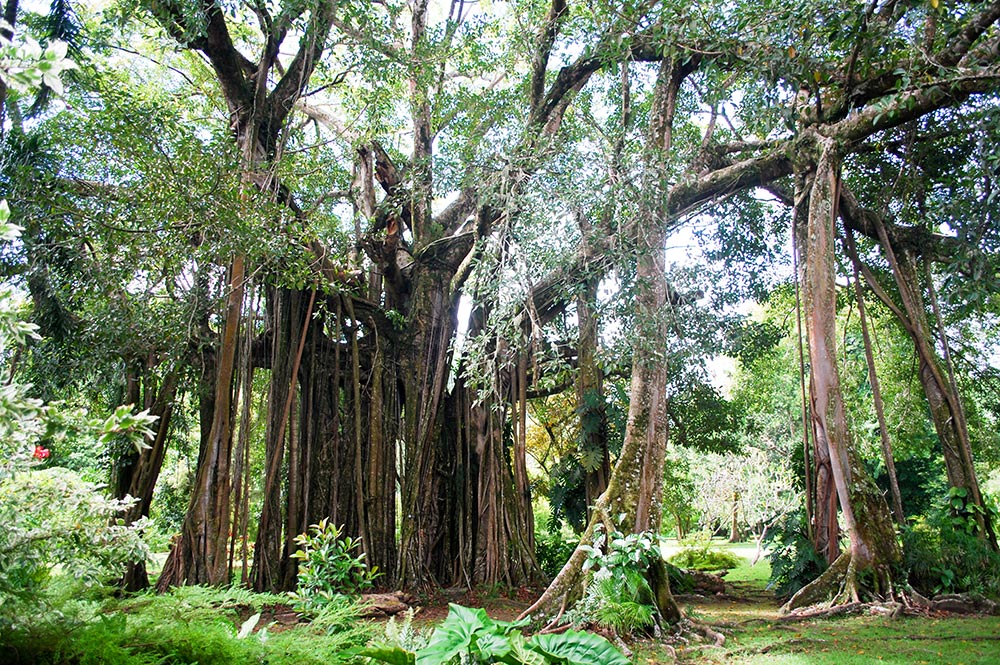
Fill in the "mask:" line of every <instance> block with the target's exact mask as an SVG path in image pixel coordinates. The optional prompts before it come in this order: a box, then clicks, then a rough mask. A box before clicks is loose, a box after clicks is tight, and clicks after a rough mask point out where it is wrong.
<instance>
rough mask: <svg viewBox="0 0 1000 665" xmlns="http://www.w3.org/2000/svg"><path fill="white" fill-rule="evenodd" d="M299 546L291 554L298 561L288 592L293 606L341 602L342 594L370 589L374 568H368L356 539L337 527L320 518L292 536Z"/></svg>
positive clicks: (374, 573)
mask: <svg viewBox="0 0 1000 665" xmlns="http://www.w3.org/2000/svg"><path fill="white" fill-rule="evenodd" d="M295 542H296V544H297V545H298V546H299V547H300V548H301V549H299V550H298V551H296V552H295V554H293V555H292V557H293V558H295V559H298V560H299V574H298V589H297V591H295V592H294V593H293V594H292V598H294V599H295V601H296V603H297V606H298V607H299V608H300V609H304V610H316V609H320V608H323V607H325V606H326V605H328V604H330V603H339V602H341V600H340V596H342V595H349V596H353V595H357V594H360V593H361V592H363V591H365V590H366V589H369V588H371V586H372V581H373V580H374V579H375V578H376V577H377V576H378V570H376V569H369V568H368V565H367V564H366V563H365V555H364V552H362V553H360V554H357V553H356V550H358V549H360V547H361V541H360V539H355V538H351V537H350V536H343V535H342V534H341V529H340V528H339V527H337V525H335V524H331V523H330V521H329V520H327V519H324V520H322V521H320V522H319V523H318V524H313V525H311V526H310V527H309V530H308V531H307V532H306V533H302V534H299V535H298V536H296V537H295Z"/></svg>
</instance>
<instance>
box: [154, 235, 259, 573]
mask: <svg viewBox="0 0 1000 665" xmlns="http://www.w3.org/2000/svg"><path fill="white" fill-rule="evenodd" d="M244 284H245V264H244V257H243V256H242V255H237V256H236V257H234V258H233V260H232V264H231V266H230V270H229V295H228V297H227V298H226V316H225V323H224V328H223V334H222V343H221V346H220V347H219V351H218V365H217V368H218V372H217V379H216V383H215V396H214V397H215V398H214V407H215V408H214V409H213V417H212V421H211V422H212V426H211V429H210V431H209V435H208V437H207V440H206V441H205V442H204V444H205V445H203V446H202V447H201V450H200V451H199V454H198V471H197V474H196V476H195V482H194V486H193V487H192V490H191V492H192V493H191V500H190V503H189V504H188V510H187V514H186V515H185V516H184V524H183V527H182V530H181V535H180V539H179V540H178V541H177V542H176V543H175V544H174V547H173V548H172V549H171V550H170V554H169V556H168V557H167V561H166V563H165V564H164V566H163V572H162V573H161V574H160V579H159V580H158V581H157V584H156V587H157V589H158V590H159V591H166V590H167V589H168V588H170V587H171V586H177V585H181V584H210V585H219V584H225V583H227V582H228V581H229V580H228V558H227V556H226V552H227V544H228V539H229V518H230V505H229V503H230V492H229V488H230V480H231V479H230V477H229V465H230V457H231V453H232V443H233V441H232V417H233V414H232V391H233V374H234V370H235V365H236V346H237V345H236V340H237V339H238V332H239V327H240V315H241V312H242V309H243V292H244Z"/></svg>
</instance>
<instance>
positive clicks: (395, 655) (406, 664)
mask: <svg viewBox="0 0 1000 665" xmlns="http://www.w3.org/2000/svg"><path fill="white" fill-rule="evenodd" d="M360 655H362V656H367V657H369V658H374V659H375V660H378V661H381V662H383V663H389V665H415V663H416V662H417V657H416V654H414V653H413V652H412V651H407V650H406V649H403V648H401V647H384V646H375V647H368V648H367V649H362V650H361V652H360Z"/></svg>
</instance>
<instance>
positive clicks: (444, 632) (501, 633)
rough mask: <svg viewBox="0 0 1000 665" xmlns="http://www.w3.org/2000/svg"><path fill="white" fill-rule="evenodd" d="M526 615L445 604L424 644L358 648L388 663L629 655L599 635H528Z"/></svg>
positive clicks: (620, 664) (564, 664)
mask: <svg viewBox="0 0 1000 665" xmlns="http://www.w3.org/2000/svg"><path fill="white" fill-rule="evenodd" d="M527 623H528V620H527V619H522V620H520V621H512V622H511V621H494V620H493V619H491V618H490V617H489V616H487V614H486V611H485V610H483V609H481V608H480V609H470V608H468V607H462V606H461V605H455V604H451V605H449V610H448V616H447V617H446V618H445V620H444V621H443V622H442V623H441V625H440V626H438V627H437V628H436V629H435V630H434V633H433V635H431V638H430V642H429V643H428V644H427V646H425V647H423V648H422V649H419V650H417V651H415V652H414V651H409V650H407V649H404V648H402V647H399V646H392V647H390V646H373V647H369V648H368V649H365V650H364V651H362V652H361V654H362V655H364V656H367V657H369V658H371V659H373V660H376V661H379V662H383V663H390V664H391V665H446V664H449V663H459V662H461V663H466V662H472V663H507V664H508V665H547V664H549V663H551V664H552V665H556V664H559V665H626V664H627V663H628V662H629V661H628V659H627V658H625V656H623V655H622V654H621V652H620V651H618V650H617V649H616V648H615V647H614V646H613V645H612V644H611V643H610V642H608V641H607V640H606V639H604V638H603V637H601V636H599V635H595V634H593V633H587V632H581V631H574V630H570V631H566V632H565V633H562V634H558V635H556V634H547V635H534V636H532V637H531V638H530V639H528V638H525V637H524V635H522V634H521V632H520V630H519V629H520V628H522V627H524V626H525V625H527Z"/></svg>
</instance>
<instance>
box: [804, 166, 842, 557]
mask: <svg viewBox="0 0 1000 665" xmlns="http://www.w3.org/2000/svg"><path fill="white" fill-rule="evenodd" d="M814 181H815V173H814V172H812V173H810V174H809V175H804V174H798V175H797V177H796V181H795V187H796V191H795V210H794V224H795V228H794V231H793V232H794V234H795V241H796V242H795V244H796V252H797V257H801V256H803V255H804V254H805V252H806V251H807V247H808V245H809V242H810V238H809V201H810V197H809V192H810V189H811V188H812V186H813V183H814ZM797 266H798V270H799V275H798V280H799V283H800V284H802V285H803V290H804V284H805V280H806V278H807V269H806V266H805V263H804V262H803V261H802V260H801V259H799V260H797ZM800 309H801V307H800ZM800 316H801V315H800ZM800 325H801V323H800ZM806 344H807V345H808V344H809V327H808V326H806ZM800 354H801V349H800ZM802 364H803V365H804V362H803V363H802ZM803 369H804V367H803ZM814 393H815V390H814V388H813V378H812V374H810V378H809V394H810V395H811V394H814ZM803 398H804V399H805V395H804V396H803ZM812 407H813V405H812V404H807V405H804V407H803V418H807V417H808V420H807V421H805V422H803V426H804V427H805V428H806V429H804V431H803V437H804V439H805V442H804V443H805V446H806V448H805V449H804V450H805V453H804V457H805V458H806V459H809V458H811V459H812V466H811V467H810V466H807V467H806V469H805V472H806V479H807V482H806V487H807V489H809V490H811V491H810V492H807V496H806V500H807V501H809V502H810V504H808V505H807V507H806V513H807V515H808V516H809V517H810V518H811V522H810V524H809V533H810V534H811V535H812V543H813V547H814V548H815V550H816V552H817V553H818V554H819V555H820V556H822V557H823V558H824V559H826V562H827V564H828V565H829V564H832V563H833V562H834V561H836V560H837V557H839V556H840V525H839V522H838V518H837V490H836V486H835V483H834V479H833V469H832V467H831V462H830V449H829V447H828V446H827V445H826V443H825V442H824V441H821V440H820V438H819V435H818V433H817V431H816V421H815V419H814V418H813V417H812V415H811V409H812ZM810 433H811V434H812V437H811V439H812V444H811V448H812V451H811V452H812V454H811V455H810V454H808V449H809V446H810V444H809V439H810V437H809V434H810Z"/></svg>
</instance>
